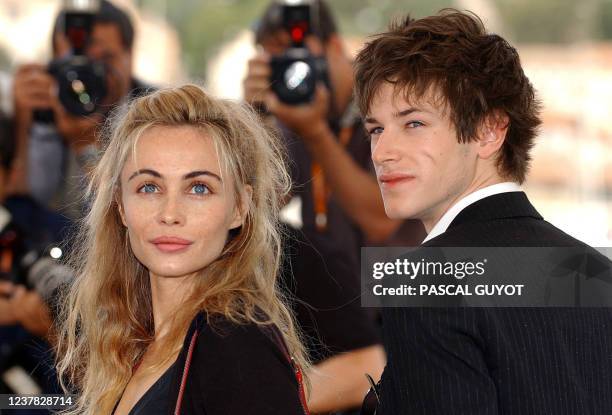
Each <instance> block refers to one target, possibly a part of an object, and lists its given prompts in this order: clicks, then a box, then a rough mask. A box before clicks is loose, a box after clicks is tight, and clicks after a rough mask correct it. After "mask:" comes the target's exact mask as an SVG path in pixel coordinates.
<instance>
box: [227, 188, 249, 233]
mask: <svg viewBox="0 0 612 415" xmlns="http://www.w3.org/2000/svg"><path fill="white" fill-rule="evenodd" d="M252 199H253V188H252V187H251V185H248V184H246V185H244V187H243V188H242V190H241V191H240V200H239V201H238V203H236V209H234V219H233V220H232V223H231V224H230V229H235V228H238V227H239V226H242V225H244V221H245V219H246V217H247V214H248V212H249V206H250V204H251V200H252Z"/></svg>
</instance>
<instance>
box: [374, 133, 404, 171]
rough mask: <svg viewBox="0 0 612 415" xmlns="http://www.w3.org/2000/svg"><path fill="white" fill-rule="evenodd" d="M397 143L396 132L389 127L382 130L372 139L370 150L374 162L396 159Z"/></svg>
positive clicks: (397, 156) (397, 152)
mask: <svg viewBox="0 0 612 415" xmlns="http://www.w3.org/2000/svg"><path fill="white" fill-rule="evenodd" d="M398 145H399V143H398V140H397V134H396V133H394V132H393V131H392V130H389V129H385V130H383V132H382V133H381V134H380V135H379V136H378V137H377V138H376V140H372V147H371V152H372V161H373V162H374V164H375V165H381V164H385V163H388V162H392V161H396V160H397V159H398V158H399V149H398V147H397V146H398Z"/></svg>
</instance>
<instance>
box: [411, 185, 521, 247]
mask: <svg viewBox="0 0 612 415" xmlns="http://www.w3.org/2000/svg"><path fill="white" fill-rule="evenodd" d="M514 191H521V189H520V186H519V185H518V183H516V182H511V181H503V182H501V181H500V182H497V183H493V184H490V185H487V186H479V187H478V188H477V189H476V190H473V191H471V192H464V193H463V194H462V196H460V197H458V198H456V199H455V201H454V202H453V203H451V204H449V205H448V208H447V209H446V210H445V211H444V213H442V214H441V215H439V218H438V220H437V221H436V222H427V223H425V221H424V222H423V223H424V224H425V226H426V228H425V229H426V231H427V234H428V235H427V237H426V238H425V240H424V241H423V242H426V241H428V240H430V239H432V238H434V237H436V236H438V235H440V234H442V233H444V232H445V231H446V229H447V228H448V226H449V225H450V224H451V222H452V221H453V220H454V219H455V217H457V215H458V214H459V213H461V211H462V210H463V209H465V208H466V207H468V206H469V205H471V204H472V203H475V202H477V201H479V200H481V199H484V198H486V197H489V196H492V195H495V194H499V193H506V192H514ZM429 226H430V227H429Z"/></svg>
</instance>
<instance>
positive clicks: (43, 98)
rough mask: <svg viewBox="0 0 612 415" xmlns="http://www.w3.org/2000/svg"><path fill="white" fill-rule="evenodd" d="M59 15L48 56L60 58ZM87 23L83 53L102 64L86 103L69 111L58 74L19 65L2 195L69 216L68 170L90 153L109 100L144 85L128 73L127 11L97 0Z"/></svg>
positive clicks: (75, 212)
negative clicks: (88, 107) (96, 97)
mask: <svg viewBox="0 0 612 415" xmlns="http://www.w3.org/2000/svg"><path fill="white" fill-rule="evenodd" d="M68 3H70V2H66V4H68ZM67 15H68V13H67V12H66V10H62V11H61V12H60V14H59V15H58V16H57V19H56V21H55V25H54V30H53V39H52V46H53V56H54V62H57V61H58V60H60V59H62V58H63V59H67V58H66V56H67V55H70V54H71V53H73V52H74V50H71V49H75V45H74V44H71V42H70V39H69V38H68V37H67V36H66V33H65V32H64V26H65V24H66V17H67ZM92 23H93V24H92V26H91V28H88V29H89V30H90V36H89V41H88V43H87V44H86V45H84V47H83V53H84V55H85V56H86V57H87V58H88V59H90V60H91V61H92V62H94V63H95V64H98V65H101V66H103V67H104V72H105V73H104V79H103V83H104V84H105V85H103V88H104V90H105V91H106V94H105V97H104V98H103V99H102V100H101V101H100V102H98V103H97V108H95V110H94V111H92V112H90V113H89V114H87V115H76V114H74V113H73V112H74V110H72V111H71V109H69V108H66V103H65V102H61V99H60V97H61V95H62V89H61V88H65V86H64V85H61V84H59V85H58V77H57V76H53V75H52V74H51V73H49V71H48V68H47V67H45V66H41V65H36V64H27V65H23V66H21V67H19V68H18V69H17V71H16V72H15V76H14V84H13V85H14V87H13V91H14V96H13V98H14V104H15V115H14V119H15V134H16V153H15V160H14V163H13V165H12V174H11V177H10V179H9V183H8V184H7V195H10V194H13V195H30V196H32V198H34V199H35V200H36V201H37V202H39V203H40V204H42V205H43V206H46V207H49V208H51V209H53V210H56V211H59V212H61V213H63V214H65V215H67V216H69V217H72V218H74V217H78V216H79V215H80V214H81V212H80V209H79V203H80V197H81V194H82V189H81V186H82V183H80V181H78V180H77V181H75V180H74V178H75V177H77V178H78V177H81V176H82V175H83V173H84V171H85V170H86V167H87V164H88V163H89V162H90V161H91V159H92V158H95V157H96V156H97V147H96V141H95V132H96V129H97V128H98V127H99V126H100V125H101V124H102V123H103V121H104V119H105V116H106V114H107V113H108V112H109V111H110V110H111V109H112V108H113V107H114V106H115V105H117V104H118V103H120V102H121V101H122V100H124V99H127V98H130V97H133V96H136V95H140V94H142V93H143V92H144V91H146V89H147V88H146V87H145V86H144V85H143V84H142V83H141V82H139V81H137V80H135V79H134V78H133V77H132V47H133V43H134V29H133V26H132V23H131V21H130V18H129V17H128V15H127V14H126V13H125V12H124V11H122V10H120V9H119V8H117V7H115V6H114V5H113V4H111V3H110V2H109V1H107V0H102V1H100V3H99V8H98V10H97V11H95V15H94V16H93V22H92ZM51 66H53V64H52V65H51ZM41 114H42V116H41ZM71 179H72V180H71ZM75 206H76V207H77V209H75Z"/></svg>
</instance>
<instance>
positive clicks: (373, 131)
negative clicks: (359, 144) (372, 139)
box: [368, 127, 384, 136]
mask: <svg viewBox="0 0 612 415" xmlns="http://www.w3.org/2000/svg"><path fill="white" fill-rule="evenodd" d="M383 130H384V128H382V127H374V128H372V129H370V130H369V131H368V133H369V134H370V135H371V136H372V135H378V134H382V132H383Z"/></svg>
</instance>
